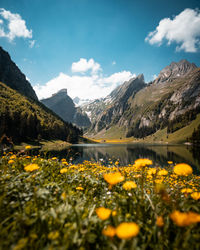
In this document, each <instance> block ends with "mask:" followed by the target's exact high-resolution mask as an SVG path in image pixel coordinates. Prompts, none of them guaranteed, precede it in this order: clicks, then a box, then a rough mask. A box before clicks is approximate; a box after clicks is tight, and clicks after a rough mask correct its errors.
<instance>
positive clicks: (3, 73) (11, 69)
mask: <svg viewBox="0 0 200 250" xmlns="http://www.w3.org/2000/svg"><path fill="white" fill-rule="evenodd" d="M0 81H1V82H3V83H5V84H6V85H8V86H9V87H10V88H12V89H15V90H17V91H18V92H20V93H21V94H22V95H24V96H26V97H29V98H31V99H34V100H38V98H37V96H36V94H35V91H34V90H33V88H32V86H31V84H30V83H29V82H28V81H27V80H26V77H25V75H24V74H23V73H22V72H21V71H20V69H19V68H18V67H17V65H16V64H15V63H14V62H13V61H12V60H11V58H10V56H9V54H8V53H7V52H6V51H5V50H3V49H2V48H1V47H0Z"/></svg>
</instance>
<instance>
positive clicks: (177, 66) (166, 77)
mask: <svg viewBox="0 0 200 250" xmlns="http://www.w3.org/2000/svg"><path fill="white" fill-rule="evenodd" d="M196 68H197V66H196V65H195V64H194V63H190V62H188V61H187V60H186V59H183V60H181V61H179V62H172V63H171V64H170V65H168V66H167V67H165V68H164V69H163V70H161V71H160V74H159V75H158V77H157V78H156V80H155V81H154V83H156V84H157V83H162V82H170V81H172V80H174V79H176V78H179V77H183V76H185V75H187V74H188V73H189V72H191V71H193V70H194V69H196Z"/></svg>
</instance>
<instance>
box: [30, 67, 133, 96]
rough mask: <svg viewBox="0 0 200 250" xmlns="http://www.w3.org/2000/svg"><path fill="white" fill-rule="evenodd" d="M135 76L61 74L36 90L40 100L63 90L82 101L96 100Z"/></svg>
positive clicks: (125, 74)
mask: <svg viewBox="0 0 200 250" xmlns="http://www.w3.org/2000/svg"><path fill="white" fill-rule="evenodd" d="M72 65H73V64H72ZM98 65H99V64H98ZM99 68H100V65H99ZM135 76H136V75H135V74H132V73H131V72H130V71H122V72H118V73H114V74H112V75H110V76H108V77H104V76H103V75H102V73H101V74H97V73H96V74H92V75H91V74H88V75H72V76H70V75H67V74H64V73H62V72H61V73H60V74H59V75H58V76H57V77H55V78H53V79H51V80H50V81H48V82H47V83H46V84H45V85H39V84H37V85H36V86H34V89H35V91H36V93H37V95H38V97H39V99H42V98H47V97H50V96H51V95H52V94H54V93H56V92H58V91H59V90H60V89H63V88H66V89H67V90H68V94H69V96H70V97H72V98H74V97H76V96H78V97H79V98H81V99H87V98H88V99H96V98H100V97H105V96H107V95H108V94H109V93H110V92H111V91H112V90H113V89H114V88H116V87H117V86H118V85H119V84H122V83H123V82H124V81H127V80H129V79H130V78H133V77H135Z"/></svg>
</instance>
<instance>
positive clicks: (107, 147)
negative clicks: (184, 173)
mask: <svg viewBox="0 0 200 250" xmlns="http://www.w3.org/2000/svg"><path fill="white" fill-rule="evenodd" d="M195 152H196V151H195ZM198 152H199V151H198ZM51 155H52V156H57V157H60V158H62V157H63V158H67V159H68V160H69V159H70V158H71V159H73V162H74V163H81V162H83V161H84V160H90V161H95V162H98V161H103V162H104V164H107V163H108V161H110V160H112V161H115V160H119V162H120V165H122V166H123V165H128V164H132V163H134V161H135V160H136V159H138V158H149V159H151V160H152V161H153V162H154V164H155V165H156V164H157V165H159V166H163V167H164V166H166V165H168V164H167V161H173V162H174V163H181V162H185V163H188V164H190V165H191V166H192V167H193V169H194V171H195V172H196V173H198V172H199V171H200V163H199V162H198V160H199V157H198V155H197V154H194V150H193V148H192V147H191V146H182V145H181V146H170V145H169V146H165V145H162V146H161V145H146V144H124V145H123V144H78V145H73V146H71V147H70V148H68V149H66V150H64V151H60V152H51Z"/></svg>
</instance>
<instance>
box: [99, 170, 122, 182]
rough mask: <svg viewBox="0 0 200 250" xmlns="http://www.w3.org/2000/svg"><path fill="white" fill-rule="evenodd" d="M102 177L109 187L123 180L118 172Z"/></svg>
mask: <svg viewBox="0 0 200 250" xmlns="http://www.w3.org/2000/svg"><path fill="white" fill-rule="evenodd" d="M103 177H104V180H105V181H107V182H108V183H109V184H110V185H115V184H117V183H119V182H122V181H123V180H124V176H123V175H122V174H121V173H120V172H115V173H109V174H104V176H103Z"/></svg>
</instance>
